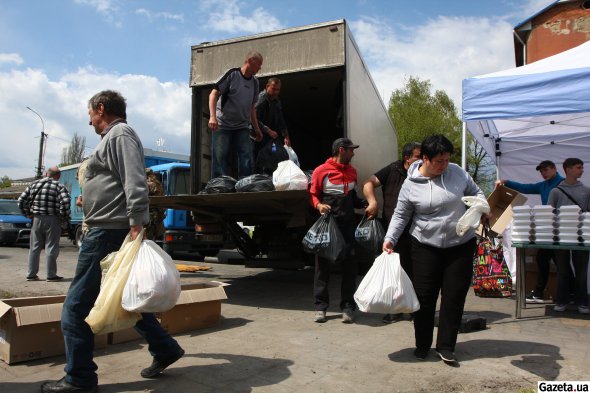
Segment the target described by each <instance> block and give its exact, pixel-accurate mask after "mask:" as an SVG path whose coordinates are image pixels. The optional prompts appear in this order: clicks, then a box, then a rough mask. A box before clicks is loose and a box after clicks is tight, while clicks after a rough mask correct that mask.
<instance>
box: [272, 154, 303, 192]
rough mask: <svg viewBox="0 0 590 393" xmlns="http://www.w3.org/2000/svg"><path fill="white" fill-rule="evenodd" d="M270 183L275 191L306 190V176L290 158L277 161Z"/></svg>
mask: <svg viewBox="0 0 590 393" xmlns="http://www.w3.org/2000/svg"><path fill="white" fill-rule="evenodd" d="M272 183H273V184H274V186H275V189H276V190H277V191H286V190H307V176H305V173H303V171H302V170H301V169H299V167H298V166H297V165H295V163H294V162H293V161H291V160H285V161H281V162H279V165H278V167H277V169H276V170H275V171H274V172H273V174H272Z"/></svg>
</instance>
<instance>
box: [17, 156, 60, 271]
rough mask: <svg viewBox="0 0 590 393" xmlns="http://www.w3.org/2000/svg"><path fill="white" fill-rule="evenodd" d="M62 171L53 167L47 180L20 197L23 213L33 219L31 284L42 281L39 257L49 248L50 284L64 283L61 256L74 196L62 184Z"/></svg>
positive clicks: (47, 259)
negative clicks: (59, 268) (64, 228)
mask: <svg viewBox="0 0 590 393" xmlns="http://www.w3.org/2000/svg"><path fill="white" fill-rule="evenodd" d="M60 177H61V171H60V170H59V168H58V167H56V166H53V167H51V168H49V169H48V170H47V172H46V173H45V177H44V178H42V179H39V180H37V181H34V182H33V183H32V184H31V185H30V186H28V187H27V188H26V190H25V191H24V192H23V193H22V194H21V195H20V197H19V198H18V207H19V208H20V210H21V211H22V212H23V214H24V215H25V216H27V217H29V218H32V219H33V226H32V227H31V240H30V250H29V271H28V274H27V281H39V276H37V273H38V272H39V258H40V256H41V250H42V249H43V248H45V260H46V264H47V278H46V280H47V281H60V280H61V279H63V277H61V276H58V275H57V257H58V256H59V239H60V237H61V223H62V221H63V222H67V223H69V222H70V203H71V198H70V194H69V193H68V190H67V189H66V187H65V186H64V185H63V184H61V183H60V182H59V178H60Z"/></svg>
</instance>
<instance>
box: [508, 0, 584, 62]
mask: <svg viewBox="0 0 590 393" xmlns="http://www.w3.org/2000/svg"><path fill="white" fill-rule="evenodd" d="M589 40H590V0H557V1H554V2H553V3H551V4H550V5H548V6H547V7H545V8H544V9H542V10H541V11H539V12H537V13H536V14H535V15H533V16H531V17H530V18H528V19H526V20H525V21H523V22H521V23H520V24H518V25H517V26H516V27H515V28H514V56H515V60H516V66H517V67H519V66H521V65H524V64H529V63H532V62H535V61H537V60H540V59H544V58H546V57H549V56H552V55H554V54H556V53H560V52H563V51H565V50H568V49H571V48H573V47H576V46H578V45H580V44H581V43H583V42H586V41H589Z"/></svg>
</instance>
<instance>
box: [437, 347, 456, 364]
mask: <svg viewBox="0 0 590 393" xmlns="http://www.w3.org/2000/svg"><path fill="white" fill-rule="evenodd" d="M436 353H437V354H438V356H439V357H440V358H441V359H442V361H443V362H445V363H447V364H456V363H457V358H456V357H455V353H454V352H453V351H449V350H448V349H437V350H436Z"/></svg>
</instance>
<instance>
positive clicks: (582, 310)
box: [578, 306, 590, 314]
mask: <svg viewBox="0 0 590 393" xmlns="http://www.w3.org/2000/svg"><path fill="white" fill-rule="evenodd" d="M578 312H579V313H580V314H590V309H589V308H588V306H578Z"/></svg>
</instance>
